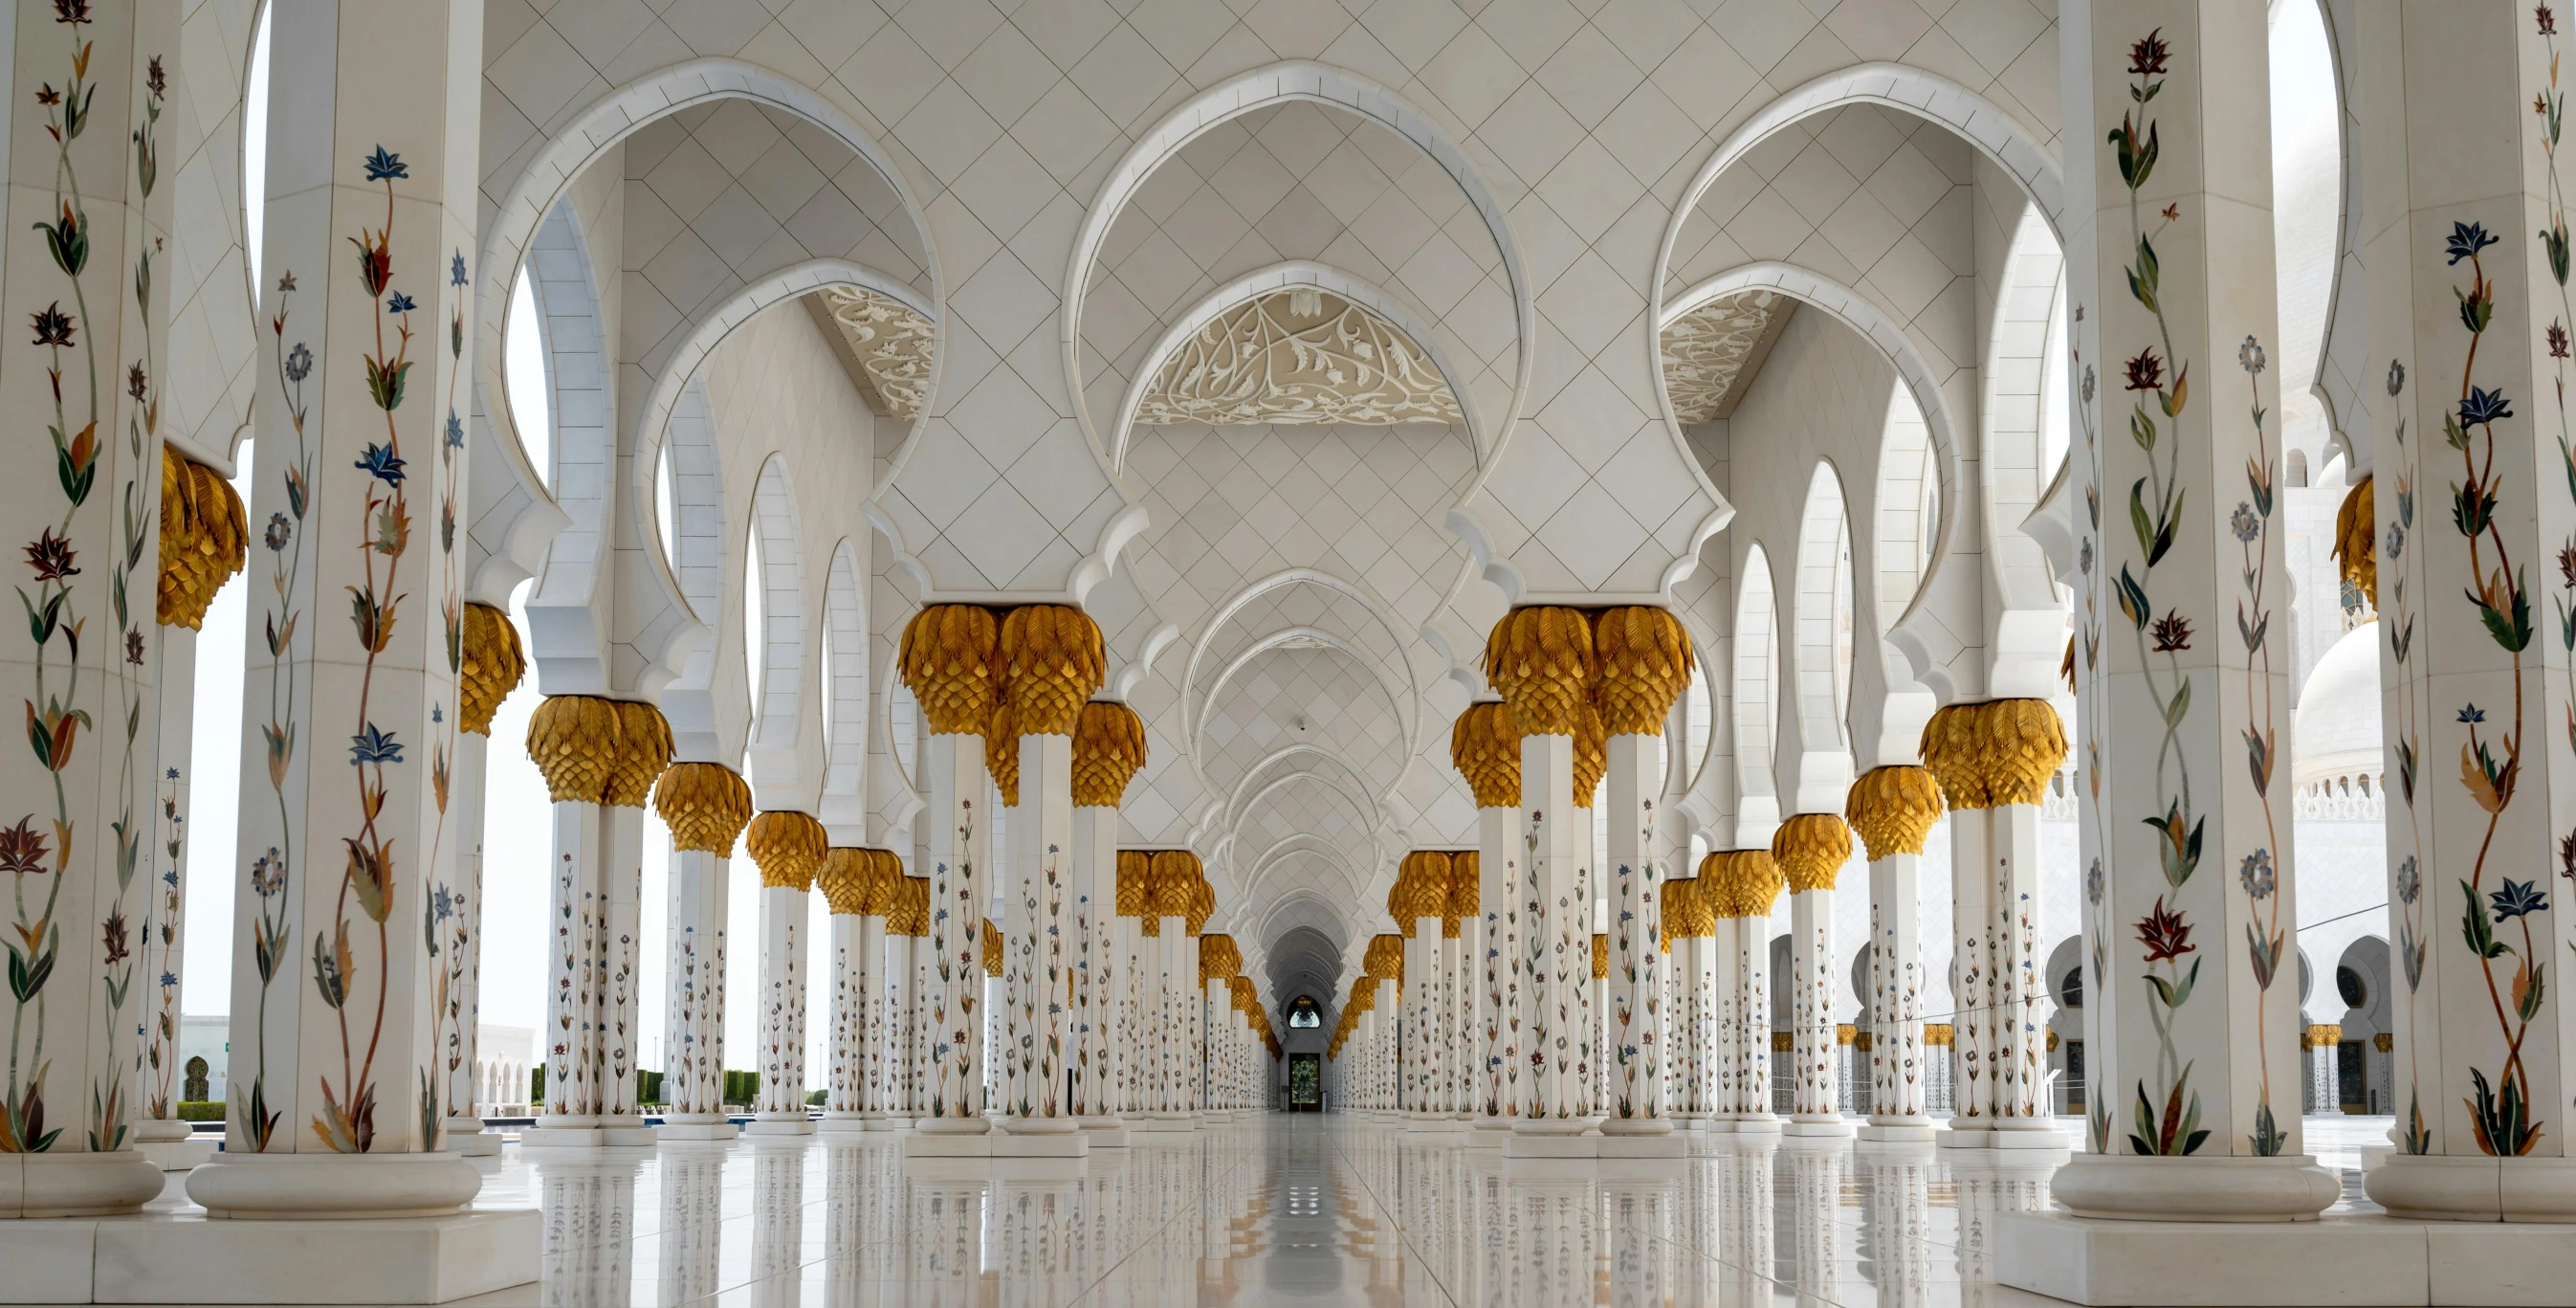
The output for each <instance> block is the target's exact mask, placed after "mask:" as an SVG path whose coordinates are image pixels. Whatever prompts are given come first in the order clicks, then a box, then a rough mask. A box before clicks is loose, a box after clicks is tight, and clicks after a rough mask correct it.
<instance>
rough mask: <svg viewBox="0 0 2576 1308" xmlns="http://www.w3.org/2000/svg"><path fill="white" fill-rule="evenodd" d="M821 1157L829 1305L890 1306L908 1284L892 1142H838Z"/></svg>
mask: <svg viewBox="0 0 2576 1308" xmlns="http://www.w3.org/2000/svg"><path fill="white" fill-rule="evenodd" d="M826 1148H827V1152H826V1153H825V1154H824V1158H823V1261H824V1278H823V1279H824V1285H825V1302H826V1304H827V1308H880V1305H884V1306H886V1308H891V1306H893V1305H899V1304H903V1303H906V1302H908V1298H907V1289H908V1287H907V1286H906V1285H905V1283H904V1279H903V1277H904V1268H903V1261H902V1260H903V1249H904V1241H905V1239H906V1233H905V1231H904V1229H903V1220H902V1216H903V1178H902V1177H901V1176H899V1175H898V1174H897V1172H896V1160H897V1158H898V1157H899V1150H898V1148H897V1147H896V1146H894V1145H893V1144H891V1142H878V1143H872V1144H860V1143H858V1142H856V1141H835V1142H832V1143H831V1144H829V1145H828V1146H827V1147H826Z"/></svg>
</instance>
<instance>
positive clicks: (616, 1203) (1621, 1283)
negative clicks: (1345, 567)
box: [164, 1113, 2389, 1308]
mask: <svg viewBox="0 0 2576 1308" xmlns="http://www.w3.org/2000/svg"><path fill="white" fill-rule="evenodd" d="M2388 1125H2389V1119H2387V1118H2370V1117H2341V1116H2321V1117H2312V1118H2310V1119H2309V1120H2308V1122H2307V1129H2308V1131H2309V1132H2310V1138H2311V1139H2312V1140H2313V1141H2315V1142H2316V1153H2317V1156H2318V1158H2319V1161H2320V1162H2321V1163H2322V1164H2324V1165H2325V1166H2327V1167H2330V1168H2334V1169H2336V1170H2337V1171H2338V1172H2339V1173H2340V1174H2341V1175H2342V1177H2343V1179H2344V1182H2345V1185H2344V1189H2345V1195H2346V1197H2345V1199H2344V1200H2343V1202H2342V1203H2341V1204H2339V1205H2338V1208H2351V1209H2354V1210H2357V1211H2367V1210H2368V1209H2369V1202H2368V1200H2367V1199H2365V1198H2363V1197H2362V1196H2361V1193H2360V1174H2359V1171H2358V1167H2359V1152H2358V1151H2359V1149H2360V1147H2361V1146H2362V1145H2363V1144H2365V1143H2372V1142H2377V1141H2380V1140H2383V1139H2384V1138H2385V1133H2386V1130H2387V1127H2388ZM1135 1141H1136V1142H1135V1143H1134V1144H1132V1145H1130V1146H1129V1147H1128V1148H1125V1149H1101V1150H1095V1151H1093V1152H1092V1153H1091V1155H1090V1156H1089V1158H1088V1159H1087V1160H1084V1161H1083V1162H1081V1163H1070V1162H1066V1161H1063V1160H1044V1159H1037V1160H1021V1161H1020V1162H1018V1163H1016V1164H1014V1165H1016V1166H1019V1167H1022V1168H1024V1169H1027V1170H1024V1171H1021V1172H1017V1173H1014V1172H1013V1171H1012V1170H1011V1168H1010V1166H997V1165H994V1164H990V1163H983V1164H976V1165H972V1166H968V1165H964V1164H959V1163H955V1162H952V1161H950V1160H922V1159H916V1160H911V1161H909V1162H907V1161H906V1160H905V1159H904V1158H903V1157H902V1149H901V1146H900V1141H899V1139H898V1138H897V1137H894V1136H891V1135H883V1134H863V1135H840V1136H834V1135H805V1136H751V1137H745V1138H742V1139H739V1140H732V1141H715V1142H703V1143H693V1142H664V1143H663V1144H661V1145H660V1146H658V1147H655V1148H638V1149H611V1150H602V1151H595V1152H583V1153H581V1154H579V1155H578V1156H574V1155H569V1154H567V1153H565V1152H563V1151H543V1150H541V1151H530V1152H522V1151H521V1150H520V1149H518V1148H517V1147H515V1146H513V1147H511V1148H509V1149H507V1150H506V1151H504V1153H503V1154H502V1155H501V1156H500V1157H498V1158H493V1159H486V1160H482V1162H481V1164H480V1166H481V1167H482V1168H483V1169H484V1171H485V1178H484V1184H483V1189H482V1192H481V1194H480V1195H479V1196H478V1198H477V1199H476V1205H477V1206H478V1207H489V1208H499V1209H509V1208H525V1207H529V1206H535V1207H537V1208H538V1209H540V1210H541V1211H542V1212H543V1214H544V1251H545V1252H544V1256H543V1259H542V1264H541V1277H540V1279H539V1280H538V1281H537V1282H535V1283H533V1284H529V1285H522V1286H518V1287H515V1288H513V1289H509V1290H504V1291H499V1292H496V1293H493V1294H490V1295H486V1296H483V1297H480V1298H476V1299H470V1300H464V1301H461V1302H464V1303H467V1304H472V1305H480V1306H482V1308H520V1306H521V1305H543V1306H545V1308H555V1306H558V1305H585V1306H589V1308H617V1306H622V1305H628V1304H633V1305H639V1306H641V1305H649V1306H652V1308H680V1306H681V1305H689V1304H702V1303H712V1304H725V1305H747V1306H751V1308H858V1306H861V1305H867V1306H873V1305H889V1306H891V1305H907V1306H909V1305H924V1306H932V1305H939V1306H958V1308H964V1306H967V1305H1014V1306H1019V1308H1055V1306H1057V1305H1072V1304H1079V1305H1085V1306H1086V1308H1089V1306H1092V1305H1101V1306H1104V1308H1105V1306H1108V1305H1131V1304H1133V1305H1154V1306H1156V1308H1177V1306H1179V1305H1192V1304H1207V1305H1256V1304H1353V1305H1392V1304H1401V1305H1408V1306H1411V1305H1441V1306H1443V1308H1446V1306H1447V1305H1453V1304H1454V1305H1469V1304H1480V1305H1481V1304H1511V1305H1541V1306H1547V1308H1554V1306H1555V1305H1581V1304H1632V1305H1649V1304H1662V1305H1680V1306H1704V1308H1716V1306H1718V1305H1734V1304H1762V1303H1773V1302H1777V1303H1784V1304H1786V1303H1792V1302H1794V1303H1796V1304H1799V1305H1849V1306H1851V1308H1867V1306H1871V1305H1900V1304H1901V1305H1943V1304H1955V1303H1984V1304H2031V1305H2038V1304H2045V1303H2050V1302H2053V1301H2050V1300H2046V1299H2042V1298H2040V1297H2038V1296H2035V1295H2031V1294H2027V1293H2025V1292H2023V1291H2019V1290H2014V1289H2010V1288H2008V1287H2004V1286H2000V1285H1997V1284H1995V1283H1994V1282H1993V1279H1992V1272H1991V1269H1990V1267H1989V1265H1988V1263H1989V1258H1988V1249H1989V1243H1990V1237H1989V1234H1988V1226H1989V1224H1990V1223H1991V1221H1992V1219H1993V1218H1994V1217H1995V1216H1996V1215H1998V1214H2000V1213H2003V1212H2005V1211H2011V1210H2021V1209H2031V1208H2037V1207H2044V1206H2046V1204H2047V1179H2048V1177H2049V1175H2050V1173H2051V1172H2053V1171H2054V1170H2055V1169H2056V1167H2057V1166H2058V1165H2059V1164H2062V1163H2063V1162H2064V1161H2065V1160H2066V1157H2067V1155H2066V1154H2065V1153H2063V1152H2055V1151H2047V1150H2024V1151H1998V1150H1951V1149H1941V1148H1937V1147H1935V1146H1932V1145H1929V1144H1919V1145H1917V1144H1894V1145H1888V1144H1871V1143H1866V1142H1855V1141H1853V1140H1850V1139H1847V1138H1830V1137H1829V1138H1800V1137H1788V1138H1783V1137H1779V1136H1720V1135H1709V1136H1703V1137H1699V1138H1697V1139H1695V1140H1694V1142H1693V1145H1694V1147H1693V1149H1692V1151H1691V1152H1690V1154H1689V1155H1688V1156H1687V1157H1685V1158H1681V1159H1674V1160H1665V1161H1658V1162H1651V1163H1634V1162H1632V1163H1623V1164H1615V1165H1613V1164H1597V1163H1589V1162H1586V1163H1577V1164H1553V1165H1551V1164H1548V1163H1545V1162H1538V1163H1532V1162H1531V1161H1529V1160H1512V1161H1509V1162H1507V1161H1506V1160H1505V1158H1504V1157H1503V1153H1502V1151H1501V1150H1498V1149H1477V1148H1472V1147H1469V1146H1468V1145H1467V1144H1466V1143H1465V1142H1464V1141H1463V1140H1462V1139H1460V1138H1459V1137H1456V1136H1448V1137H1443V1136H1438V1135H1424V1134H1421V1133H1419V1132H1409V1131H1407V1130H1406V1129H1405V1128H1404V1126H1403V1125H1402V1124H1400V1123H1391V1122H1383V1121H1376V1120H1371V1119H1370V1118H1369V1116H1368V1115H1366V1114H1342V1113H1334V1114H1329V1115H1305V1114H1258V1113H1252V1114H1238V1115H1237V1116H1236V1118H1235V1120H1234V1121H1232V1122H1230V1123H1219V1124H1212V1125H1210V1126H1207V1127H1205V1128H1203V1129H1200V1130H1197V1131H1191V1132H1173V1133H1145V1134H1139V1135H1138V1136H1136V1137H1135ZM2016 1155H2020V1156H2016ZM1999 1160H2000V1161H1999ZM1551 1166H1553V1167H1555V1168H1557V1169H1559V1170H1556V1171H1555V1172H1554V1173H1553V1174H1551V1173H1550V1171H1549V1170H1548V1169H1549V1168H1550V1167H1551ZM943 1168H947V1169H953V1170H947V1171H944V1172H943V1170H942V1169H943ZM1048 1168H1056V1169H1059V1170H1058V1171H1056V1172H1055V1173H1054V1174H1049V1173H1048V1171H1047V1170H1046V1169H1048ZM1533 1168H1535V1169H1536V1170H1532V1169H1533ZM164 1202H165V1203H166V1204H172V1205H181V1204H184V1203H185V1200H184V1198H182V1197H181V1192H180V1190H179V1189H178V1187H176V1186H175V1185H174V1186H173V1188H172V1190H171V1194H170V1197H169V1198H168V1199H167V1200H165V1201H164Z"/></svg>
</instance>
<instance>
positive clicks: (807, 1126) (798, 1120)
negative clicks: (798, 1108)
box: [742, 1113, 814, 1136]
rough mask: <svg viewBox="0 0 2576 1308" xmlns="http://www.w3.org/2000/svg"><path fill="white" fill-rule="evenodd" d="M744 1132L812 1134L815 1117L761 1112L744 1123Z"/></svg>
mask: <svg viewBox="0 0 2576 1308" xmlns="http://www.w3.org/2000/svg"><path fill="white" fill-rule="evenodd" d="M742 1133H743V1134H744V1135H756V1136H789V1135H812V1134H814V1119H813V1118H810V1117H807V1116H805V1115H804V1114H802V1113H798V1114H794V1115H792V1116H791V1115H789V1114H785V1113H781V1114H779V1115H777V1116H775V1117H772V1116H771V1115H769V1114H767V1113H761V1114H758V1115H756V1116H754V1117H753V1118H752V1119H751V1120H750V1121H748V1122H745V1123H743V1126H742Z"/></svg>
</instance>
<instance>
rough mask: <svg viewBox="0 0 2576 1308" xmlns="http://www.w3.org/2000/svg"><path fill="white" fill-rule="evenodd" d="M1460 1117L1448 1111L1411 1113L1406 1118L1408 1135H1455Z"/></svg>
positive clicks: (1405, 1126) (1405, 1131)
mask: <svg viewBox="0 0 2576 1308" xmlns="http://www.w3.org/2000/svg"><path fill="white" fill-rule="evenodd" d="M1457 1130H1458V1119H1457V1118H1454V1117H1451V1116H1450V1115H1449V1114H1447V1113H1410V1114H1407V1115H1406V1116H1405V1119H1404V1133H1405V1134H1406V1135H1454V1134H1456V1133H1457Z"/></svg>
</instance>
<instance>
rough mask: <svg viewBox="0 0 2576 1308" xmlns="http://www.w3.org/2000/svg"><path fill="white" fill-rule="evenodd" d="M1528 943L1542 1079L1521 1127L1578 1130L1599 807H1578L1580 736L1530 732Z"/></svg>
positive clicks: (1535, 1054)
mask: <svg viewBox="0 0 2576 1308" xmlns="http://www.w3.org/2000/svg"><path fill="white" fill-rule="evenodd" d="M1521 817H1522V821H1523V823H1524V830H1525V833H1526V835H1525V839H1526V840H1527V842H1528V844H1527V847H1526V849H1525V853H1524V857H1523V859H1522V877H1521V890H1520V894H1519V896H1518V898H1519V900H1520V903H1521V913H1522V919H1523V929H1524V930H1525V931H1526V932H1527V938H1526V941H1525V946H1524V949H1523V954H1522V956H1523V959H1524V960H1525V963H1526V966H1527V969H1528V976H1529V980H1530V992H1529V999H1528V1004H1529V1007H1528V1008H1527V1010H1525V1011H1526V1014H1527V1025H1526V1027H1525V1030H1526V1031H1527V1032H1528V1036H1527V1040H1526V1045H1527V1047H1528V1049H1529V1050H1530V1055H1531V1060H1532V1061H1531V1066H1530V1071H1531V1074H1532V1079H1531V1083H1530V1087H1529V1092H1528V1095H1527V1097H1526V1098H1525V1099H1524V1100H1523V1101H1522V1104H1521V1117H1520V1119H1519V1125H1518V1126H1517V1127H1516V1128H1515V1129H1519V1130H1533V1131H1556V1132H1565V1131H1572V1130H1575V1129H1577V1122H1578V1119H1579V1117H1580V1115H1581V1112H1582V1108H1583V1094H1582V1086H1581V1085H1580V1083H1579V1082H1578V1081H1577V1080H1576V1070H1575V1064H1576V1063H1577V1062H1578V1061H1580V1060H1581V1057H1582V1052H1583V1051H1582V1041H1583V1038H1584V1030H1583V1026H1582V1018H1583V1008H1584V997H1583V992H1584V991H1585V990H1586V989H1587V988H1589V986H1590V985H1591V982H1592V906H1591V904H1590V903H1589V902H1588V901H1585V900H1583V899H1581V898H1580V894H1581V890H1582V875H1581V871H1582V864H1583V863H1584V862H1586V861H1587V858H1586V855H1585V853H1584V851H1585V850H1586V849H1588V848H1589V847H1590V846H1591V840H1592V830H1591V814H1590V811H1589V810H1578V809H1576V808H1575V807H1574V737H1573V736H1571V735H1561V736H1543V735H1536V734H1532V735H1525V736H1523V737H1521Z"/></svg>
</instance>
